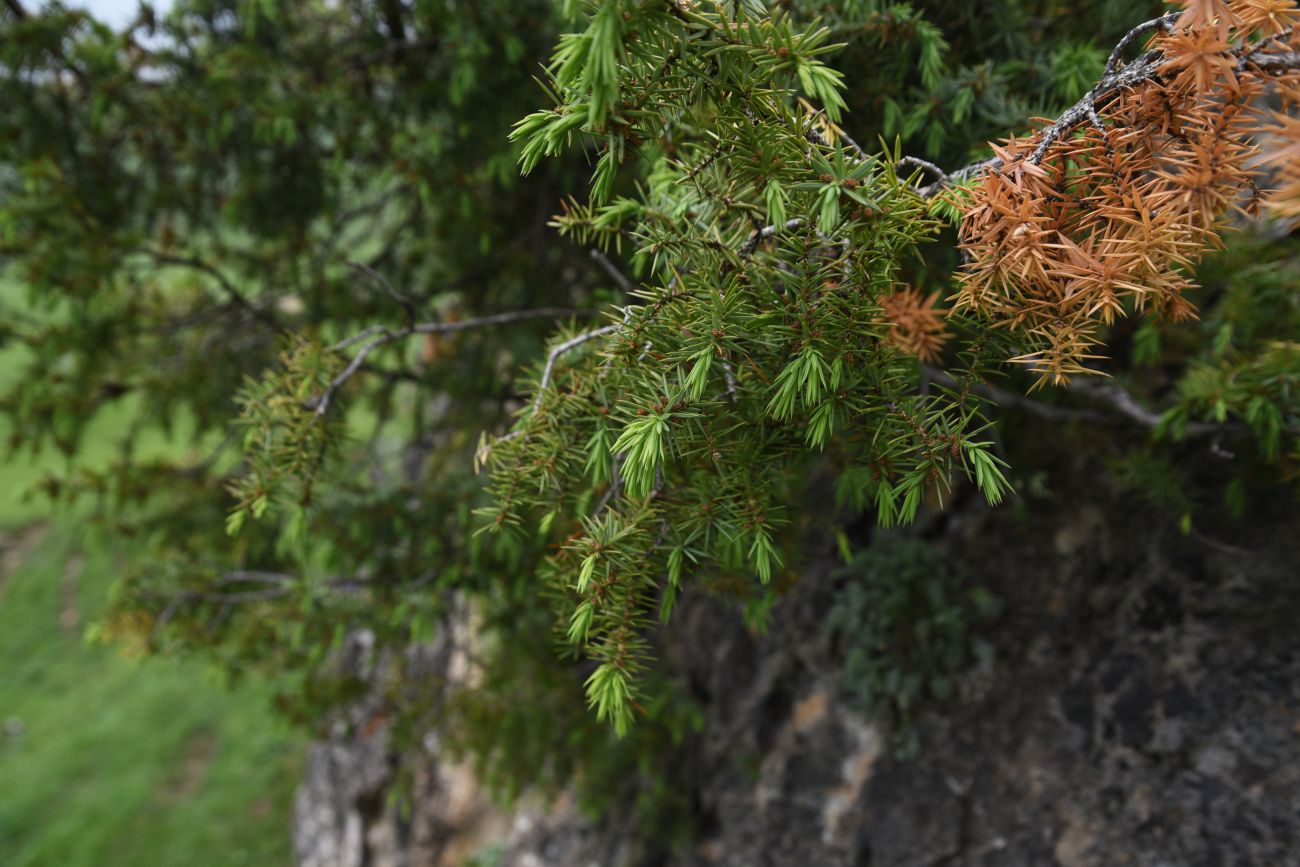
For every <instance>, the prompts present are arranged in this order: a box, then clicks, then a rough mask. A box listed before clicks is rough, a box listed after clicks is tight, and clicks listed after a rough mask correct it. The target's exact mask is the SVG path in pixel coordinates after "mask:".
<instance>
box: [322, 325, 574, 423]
mask: <svg viewBox="0 0 1300 867" xmlns="http://www.w3.org/2000/svg"><path fill="white" fill-rule="evenodd" d="M598 315H599V312H598V311H596V310H586V309H582V308H572V307H538V308H536V309H533V310H512V311H510V312H507V313H496V314H493V315H491V316H480V317H478V318H475V319H458V320H455V321H453V322H421V323H416V324H413V325H408V326H406V327H405V328H402V329H400V330H398V331H391V330H389V328H388V327H387V326H384V325H374V326H371V327H370V328H367V329H365V330H364V331H361V332H360V333H358V334H354V335H352V336H351V337H349V338H347V339H345V340H341V341H339V342H338V343H336V344H334V345H333V346H331V347H330V348H329V351H330V352H343V351H344V350H346V349H348V348H350V347H352V346H355V345H357V344H358V343H360V344H361V348H360V349H359V350H358V351H357V354H356V355H354V356H353V357H352V360H351V361H349V362H348V364H347V366H346V367H344V368H343V370H342V372H341V373H339V375H338V376H336V377H334V379H333V380H331V381H330V384H329V386H328V387H327V388H326V389H325V391H324V392H322V393H321V394H319V395H317V396H315V397H312V398H310V399H309V400H308V401H307V402H306V403H305V404H304V407H305V408H306V409H311V410H315V412H316V415H317V416H323V415H325V413H326V412H328V411H329V405H330V401H331V400H333V398H334V393H335V392H337V391H338V390H339V389H340V388H342V387H343V384H344V383H346V382H347V381H348V380H349V379H351V378H352V377H353V376H355V375H356V373H357V371H358V370H360V369H361V366H362V365H363V364H365V361H366V358H367V357H369V355H370V353H372V352H374V351H375V350H376V349H379V348H380V347H382V346H387V345H388V344H390V343H396V342H397V341H399V340H405V339H406V338H408V337H411V336H412V335H415V334H452V333H455V332H457V331H469V330H472V329H475V328H489V327H491V326H493V325H509V324H512V323H515V322H527V321H529V320H533V319H563V318H565V317H568V316H583V317H588V316H598Z"/></svg>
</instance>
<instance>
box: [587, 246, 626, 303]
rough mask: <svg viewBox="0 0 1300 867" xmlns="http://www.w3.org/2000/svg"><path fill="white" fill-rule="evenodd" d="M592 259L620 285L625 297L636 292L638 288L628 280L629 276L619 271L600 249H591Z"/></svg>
mask: <svg viewBox="0 0 1300 867" xmlns="http://www.w3.org/2000/svg"><path fill="white" fill-rule="evenodd" d="M591 258H592V259H594V260H595V262H596V264H597V265H599V266H600V267H601V268H603V269H605V273H606V274H608V275H609V276H610V278H611V279H612V280H613V281H614V282H615V283H617V284H618V288H620V289H622V290H623V294H624V295H631V294H632V293H633V292H635V291H636V287H634V286H633V285H632V281H631V280H629V279H627V276H626V275H625V274H624V273H623V272H622V271H620V270H619V269H618V266H617V265H615V264H614V263H613V262H611V261H610V259H609V257H608V256H606V255H605V254H604V253H602V252H601V251H600V250H599V249H597V248H595V247H592V248H591Z"/></svg>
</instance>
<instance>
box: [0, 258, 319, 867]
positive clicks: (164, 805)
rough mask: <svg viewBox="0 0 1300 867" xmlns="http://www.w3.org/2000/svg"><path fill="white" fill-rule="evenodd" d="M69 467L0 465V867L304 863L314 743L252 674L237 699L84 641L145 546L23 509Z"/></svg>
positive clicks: (7, 372) (4, 370)
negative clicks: (295, 809) (304, 792)
mask: <svg viewBox="0 0 1300 867" xmlns="http://www.w3.org/2000/svg"><path fill="white" fill-rule="evenodd" d="M0 298H3V299H4V300H8V301H10V302H11V303H12V302H13V300H14V299H15V293H14V292H13V287H12V284H10V285H9V286H7V287H6V286H0ZM19 352H20V349H19V348H18V347H14V346H10V347H5V348H3V349H0V385H7V384H9V383H11V382H12V381H13V379H14V378H15V377H16V376H18V375H21V373H20V369H21V364H20V361H21V356H20V355H19V354H18V353H19ZM131 412H132V407H131V406H130V405H129V404H127V403H123V405H121V406H119V407H113V408H111V409H110V410H108V411H107V412H106V413H104V414H103V417H102V418H100V419H98V420H97V422H96V424H95V426H94V428H95V429H94V431H93V433H92V435H91V436H90V437H88V439H87V445H88V449H87V453H86V454H84V455H82V457H81V458H80V460H81V461H82V462H84V463H89V464H91V465H94V464H97V463H100V462H106V461H108V460H109V459H111V457H113V454H114V452H115V451H116V443H118V442H119V441H120V440H121V437H122V436H123V434H124V432H125V430H126V427H127V424H128V422H129V419H130V415H131ZM5 428H6V425H5V423H4V421H3V420H2V419H0V441H2V440H3V438H4V437H5V436H6V434H7V431H6V430H5ZM135 446H136V448H137V451H138V453H139V452H144V453H148V452H151V451H152V452H154V453H157V452H158V451H161V450H173V451H174V450H177V449H178V448H180V447H181V446H178V445H176V444H172V443H167V442H165V441H163V440H162V439H161V438H159V440H158V441H157V442H148V443H143V442H137V443H136V444H135ZM2 459H3V456H2V455H0V460H2ZM64 468H65V466H64V461H63V459H62V458H60V457H58V456H57V455H53V454H44V453H43V454H40V455H37V456H35V457H32V456H28V455H24V456H22V457H21V458H20V459H19V460H17V461H14V462H10V463H3V462H0V660H3V662H0V864H3V865H4V867H56V865H57V867H119V865H120V867H155V865H156V867H164V865H166V867H175V865H186V867H227V865H231V867H233V865H258V867H262V865H288V864H290V863H291V862H292V858H291V853H290V840H289V822H288V814H289V811H290V808H291V804H292V793H293V788H294V786H295V784H296V782H297V779H298V772H299V769H300V763H301V757H302V752H303V743H304V742H303V738H302V737H301V735H299V734H296V733H294V732H292V731H290V730H289V729H288V728H287V726H285V724H284V723H282V722H281V721H280V720H279V719H278V718H277V717H276V716H275V715H274V713H273V711H272V710H271V705H270V695H269V691H268V690H267V688H266V687H265V686H261V685H259V684H258V683H257V682H256V680H255V679H253V678H246V679H244V680H243V682H242V683H241V685H240V687H239V688H238V689H237V690H227V689H224V688H222V687H221V686H219V685H218V684H216V683H215V681H214V680H213V679H212V678H211V677H210V676H209V673H208V670H207V669H206V668H205V667H204V666H203V665H202V664H201V663H199V662H196V661H193V660H170V659H147V660H132V659H128V658H126V657H125V656H124V655H123V654H122V652H121V651H120V649H117V648H112V647H105V646H103V645H99V644H91V643H88V642H87V641H86V640H85V638H84V635H85V633H86V629H87V627H88V626H89V625H90V624H92V623H93V622H94V621H95V620H96V619H97V618H98V617H99V615H100V613H101V612H102V611H103V608H104V604H105V602H106V600H107V597H108V593H109V592H110V589H111V586H112V583H113V580H114V577H115V575H116V574H117V572H118V570H119V568H120V563H121V561H122V560H123V559H124V555H126V554H128V553H129V550H130V549H129V547H128V546H129V545H130V544H131V543H130V542H129V541H125V540H119V539H111V538H107V537H105V536H104V534H102V533H100V532H97V531H94V530H92V529H91V528H90V527H89V526H88V524H87V522H86V521H85V520H84V518H82V517H80V516H79V515H78V514H77V513H76V512H72V513H68V512H64V513H60V514H56V515H50V514H48V509H47V508H46V507H45V506H44V505H43V504H42V503H41V501H39V500H31V499H25V498H24V496H23V494H24V492H25V491H26V490H27V489H29V488H30V486H31V485H32V484H33V483H35V482H36V481H37V480H38V479H39V478H41V477H42V476H43V475H44V474H45V473H47V472H51V471H53V472H59V471H61V470H63V469H64Z"/></svg>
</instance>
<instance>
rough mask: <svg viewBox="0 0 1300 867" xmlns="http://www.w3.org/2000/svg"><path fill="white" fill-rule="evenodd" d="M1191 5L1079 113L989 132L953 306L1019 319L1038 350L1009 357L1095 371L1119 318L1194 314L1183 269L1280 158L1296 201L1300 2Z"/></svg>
mask: <svg viewBox="0 0 1300 867" xmlns="http://www.w3.org/2000/svg"><path fill="white" fill-rule="evenodd" d="M1184 6H1185V11H1184V12H1183V13H1182V15H1181V16H1179V17H1178V19H1177V21H1176V22H1175V23H1174V25H1173V27H1172V28H1171V31H1172V32H1169V33H1162V32H1161V31H1160V30H1157V31H1156V34H1155V35H1154V36H1153V37H1152V39H1151V40H1150V41H1149V43H1148V50H1149V51H1150V52H1152V53H1151V54H1148V55H1144V56H1143V58H1139V59H1138V60H1136V61H1133V63H1134V65H1135V67H1134V68H1135V69H1136V72H1135V73H1134V74H1133V75H1131V76H1129V77H1128V79H1126V80H1121V79H1122V75H1123V72H1124V70H1123V69H1121V70H1119V71H1118V72H1117V74H1115V75H1113V76H1112V77H1111V79H1112V81H1114V86H1112V87H1110V88H1108V89H1106V88H1099V91H1100V92H1094V95H1092V96H1090V97H1087V98H1086V99H1087V100H1089V102H1088V103H1087V104H1085V109H1091V111H1083V112H1080V113H1079V114H1078V115H1077V116H1081V117H1083V118H1085V119H1084V120H1083V121H1081V122H1080V123H1079V124H1078V125H1077V128H1075V129H1072V130H1070V129H1067V130H1060V129H1059V127H1058V128H1057V131H1058V132H1062V133H1063V134H1061V135H1060V136H1059V138H1054V139H1053V138H1049V137H1048V136H1049V134H1050V133H1051V131H1052V127H1050V126H1049V127H1046V128H1045V129H1044V130H1043V131H1042V132H1040V133H1038V134H1037V135H1036V136H1034V137H1031V138H1028V139H1017V138H1012V139H1010V140H1009V141H1007V142H1006V143H1004V144H1003V145H1002V146H1000V147H998V146H995V147H994V152H995V153H996V155H997V157H998V160H999V163H995V164H994V166H992V167H990V168H989V169H988V170H986V171H985V173H984V174H983V176H982V177H981V178H980V180H979V182H978V183H977V184H976V185H975V187H974V188H973V190H972V191H971V195H970V197H969V199H968V200H965V201H963V202H962V207H963V211H964V216H963V220H962V225H961V235H962V242H963V243H962V246H963V249H965V251H966V252H967V254H968V256H969V260H968V264H967V265H966V266H965V268H964V269H963V273H962V275H961V282H960V287H959V290H958V293H957V295H956V298H955V302H956V307H958V308H962V307H965V308H970V309H971V310H973V311H975V312H978V313H980V314H983V315H985V316H987V317H989V318H991V319H993V320H994V321H995V322H997V323H998V324H1000V325H1003V326H1005V327H1007V328H1010V329H1013V330H1015V331H1017V332H1019V333H1021V334H1022V335H1024V336H1025V338H1026V341H1027V343H1029V346H1028V347H1027V348H1029V349H1030V350H1031V351H1029V352H1027V353H1025V354H1023V355H1021V356H1019V357H1018V358H1016V359H1014V360H1016V361H1020V362H1023V363H1026V364H1029V365H1030V366H1031V368H1032V369H1033V370H1035V371H1036V372H1038V373H1039V374H1040V375H1041V378H1040V380H1039V383H1040V384H1042V383H1043V382H1047V381H1051V382H1055V383H1060V382H1063V381H1064V380H1065V379H1066V378H1068V377H1069V376H1070V375H1071V374H1076V373H1083V372H1091V371H1089V368H1088V367H1087V366H1086V362H1087V361H1088V360H1089V359H1093V358H1097V357H1098V356H1096V355H1094V354H1090V352H1091V350H1092V349H1093V348H1094V347H1095V346H1097V345H1098V344H1099V343H1100V342H1101V338H1102V334H1103V329H1104V328H1105V327H1106V326H1109V325H1110V324H1111V323H1112V322H1114V320H1115V319H1116V318H1119V317H1123V316H1126V315H1130V314H1132V313H1139V314H1141V313H1153V314H1156V315H1160V316H1164V317H1167V318H1171V319H1181V318H1186V317H1190V316H1194V315H1195V313H1194V309H1193V307H1192V305H1191V303H1190V302H1188V301H1187V299H1186V298H1185V297H1184V293H1185V292H1186V290H1187V289H1188V288H1189V287H1190V286H1191V285H1192V284H1191V281H1190V279H1189V278H1188V276H1187V273H1186V272H1187V271H1188V270H1189V269H1190V268H1191V267H1192V266H1193V265H1194V264H1195V262H1196V260H1197V259H1198V258H1199V256H1200V255H1201V253H1202V252H1204V251H1205V250H1206V249H1207V248H1212V247H1214V246H1217V245H1218V244H1220V243H1221V242H1220V233H1221V232H1222V231H1223V230H1224V228H1225V227H1226V223H1225V217H1226V216H1227V215H1228V214H1229V213H1230V212H1232V211H1234V210H1235V211H1237V212H1239V213H1241V214H1242V215H1243V216H1249V215H1251V214H1253V212H1254V210H1255V206H1256V204H1257V203H1258V201H1259V199H1260V194H1259V188H1258V186H1257V183H1258V182H1259V181H1261V180H1262V181H1265V182H1267V177H1266V176H1267V174H1268V173H1269V171H1270V170H1271V171H1272V173H1273V175H1274V176H1275V181H1276V190H1275V191H1274V192H1273V193H1272V194H1270V195H1268V196H1267V197H1265V203H1266V204H1267V206H1268V207H1270V208H1271V209H1272V210H1273V211H1274V212H1275V213H1276V214H1278V215H1279V216H1282V217H1285V218H1290V219H1294V218H1297V217H1300V121H1297V120H1296V119H1295V118H1294V117H1292V116H1291V112H1292V110H1293V109H1294V107H1295V106H1296V105H1297V103H1300V72H1297V70H1296V69H1295V68H1292V67H1293V66H1300V62H1297V61H1296V57H1295V54H1294V52H1295V49H1296V47H1297V45H1300V36H1297V34H1296V33H1295V32H1294V31H1293V30H1291V26H1292V23H1293V22H1294V21H1296V20H1298V19H1300V10H1297V8H1296V4H1295V2H1292V0H1286V2H1282V0H1233V2H1230V3H1228V2H1223V0H1188V2H1185V3H1184ZM1143 63H1145V64H1146V66H1145V67H1143V66H1141V64H1143ZM1144 70H1149V74H1146V72H1145V71H1144ZM1139 73H1140V74H1139ZM1105 83H1106V82H1105V81H1103V84H1105ZM1268 100H1272V101H1273V105H1275V106H1276V105H1279V104H1280V105H1281V109H1280V110H1267V109H1265V108H1264V105H1265V103H1266V101H1268ZM1089 115H1091V118H1089ZM1044 141H1049V142H1050V145H1048V146H1047V147H1046V148H1045V149H1043V150H1042V152H1041V153H1037V154H1036V151H1037V150H1039V149H1040V148H1041V146H1042V142H1044ZM1261 152H1262V154H1263V158H1262V159H1260V158H1259V155H1260V153H1261ZM1035 157H1037V159H1036V158H1035Z"/></svg>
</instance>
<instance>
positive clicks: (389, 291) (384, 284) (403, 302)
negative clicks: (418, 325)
mask: <svg viewBox="0 0 1300 867" xmlns="http://www.w3.org/2000/svg"><path fill="white" fill-rule="evenodd" d="M348 267H349V268H351V269H352V270H354V271H356V272H357V273H359V274H362V275H364V276H366V277H368V278H370V281H371V282H372V283H374V284H375V285H376V286H378V287H379V288H380V290H381V291H382V292H383V293H384V294H385V295H387V296H388V297H389V298H391V299H393V300H394V301H396V302H397V303H398V305H400V306H401V308H402V310H403V311H404V312H405V313H406V324H407V325H414V324H415V303H414V302H412V301H411V299H410V298H407V297H406V296H405V295H403V294H402V293H401V292H398V291H397V290H396V289H394V288H393V284H392V283H389V282H388V278H387V277H385V276H384V275H383V274H380V273H379V272H378V271H376V270H375V269H374V268H371V267H370V266H369V265H367V264H366V263H364V262H349V263H348Z"/></svg>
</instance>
